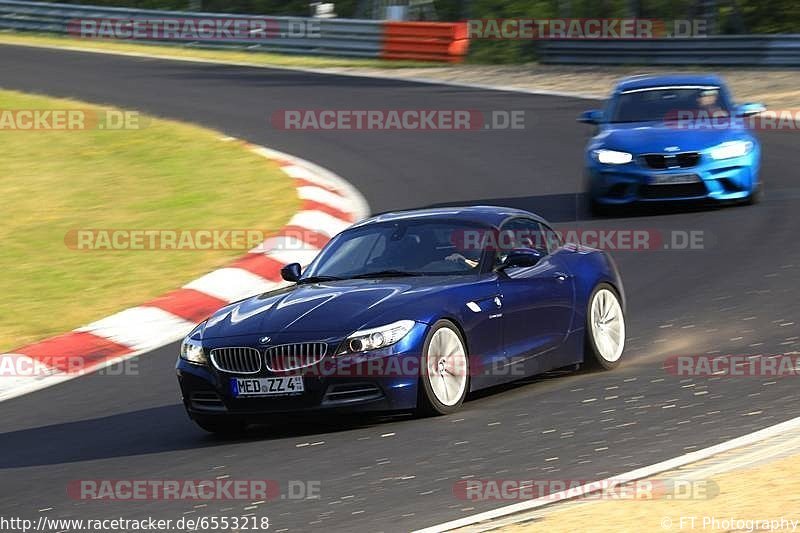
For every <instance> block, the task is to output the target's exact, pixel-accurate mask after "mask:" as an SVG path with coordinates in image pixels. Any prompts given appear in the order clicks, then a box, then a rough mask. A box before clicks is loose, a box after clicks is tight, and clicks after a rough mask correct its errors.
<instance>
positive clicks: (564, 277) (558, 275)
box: [553, 272, 570, 282]
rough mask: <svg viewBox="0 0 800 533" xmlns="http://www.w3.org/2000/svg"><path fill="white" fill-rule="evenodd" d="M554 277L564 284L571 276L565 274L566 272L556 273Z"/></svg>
mask: <svg viewBox="0 0 800 533" xmlns="http://www.w3.org/2000/svg"><path fill="white" fill-rule="evenodd" d="M553 277H554V278H556V279H557V280H558V281H561V282H564V281H567V279H569V277H570V276H569V274H565V273H564V272H556V273H555V274H553Z"/></svg>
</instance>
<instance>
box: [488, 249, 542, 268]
mask: <svg viewBox="0 0 800 533" xmlns="http://www.w3.org/2000/svg"><path fill="white" fill-rule="evenodd" d="M542 257H544V254H543V253H542V252H540V251H539V250H534V249H533V248H517V249H515V250H511V251H510V252H508V255H506V257H505V259H504V260H503V262H502V263H500V266H499V267H498V270H505V269H507V268H526V267H532V266H536V265H537V264H538V263H539V261H541V260H542Z"/></svg>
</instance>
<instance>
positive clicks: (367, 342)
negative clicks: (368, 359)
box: [340, 320, 414, 354]
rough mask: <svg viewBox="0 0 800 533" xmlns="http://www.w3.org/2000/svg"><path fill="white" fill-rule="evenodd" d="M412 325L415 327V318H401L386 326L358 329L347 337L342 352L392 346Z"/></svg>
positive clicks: (355, 351)
mask: <svg viewBox="0 0 800 533" xmlns="http://www.w3.org/2000/svg"><path fill="white" fill-rule="evenodd" d="M412 327H414V321H413V320H399V321H397V322H392V323H391V324H386V325H385V326H380V327H377V328H370V329H362V330H360V331H356V332H355V333H353V334H352V335H350V336H349V337H347V339H346V340H345V343H344V349H343V350H342V351H341V352H340V353H342V354H346V353H358V352H366V351H369V350H377V349H378V348H385V347H387V346H391V345H392V344H394V343H396V342H397V341H399V340H400V339H402V338H403V337H405V336H406V334H408V332H409V331H411V328H412Z"/></svg>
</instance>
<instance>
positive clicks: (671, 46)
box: [538, 34, 800, 67]
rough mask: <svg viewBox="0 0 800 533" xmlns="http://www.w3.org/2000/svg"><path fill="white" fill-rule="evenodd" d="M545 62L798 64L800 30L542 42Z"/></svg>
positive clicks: (540, 52) (773, 65)
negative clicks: (665, 37)
mask: <svg viewBox="0 0 800 533" xmlns="http://www.w3.org/2000/svg"><path fill="white" fill-rule="evenodd" d="M538 52H539V60H540V61H541V62H542V63H561V64H593V65H598V64H599V65H620V64H628V65H716V66H725V65H729V66H767V67H795V66H800V34H776V35H720V36H711V37H694V38H673V39H639V40H606V41H598V40H594V41H590V40H553V41H542V42H540V43H539V48H538Z"/></svg>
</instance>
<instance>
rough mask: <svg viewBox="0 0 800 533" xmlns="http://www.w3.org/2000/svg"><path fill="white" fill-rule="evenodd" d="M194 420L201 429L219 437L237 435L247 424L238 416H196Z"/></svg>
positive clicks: (242, 431) (243, 430)
mask: <svg viewBox="0 0 800 533" xmlns="http://www.w3.org/2000/svg"><path fill="white" fill-rule="evenodd" d="M194 421H195V423H196V424H197V425H198V426H200V427H201V428H202V429H204V430H206V431H208V432H209V433H213V434H214V435H218V436H220V437H238V436H240V435H242V434H244V432H245V430H246V429H247V424H246V423H245V422H244V420H241V419H239V418H222V417H215V418H196V419H194Z"/></svg>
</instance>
